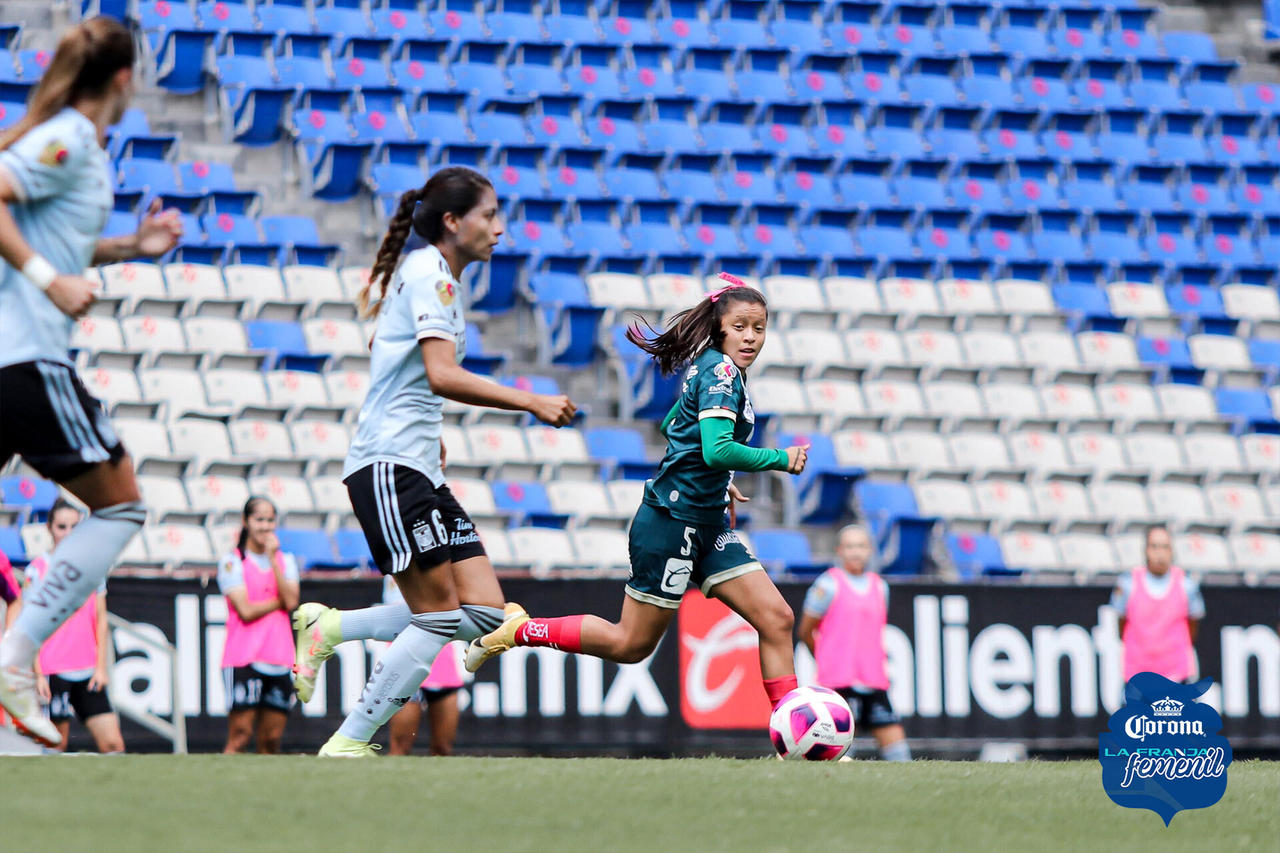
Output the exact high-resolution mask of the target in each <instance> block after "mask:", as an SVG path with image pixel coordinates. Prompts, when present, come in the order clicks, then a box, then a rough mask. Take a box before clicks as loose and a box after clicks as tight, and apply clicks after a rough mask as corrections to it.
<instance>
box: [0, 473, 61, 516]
mask: <svg viewBox="0 0 1280 853" xmlns="http://www.w3.org/2000/svg"><path fill="white" fill-rule="evenodd" d="M57 499H58V486H57V484H56V483H51V482H50V481H48V480H42V479H40V478H39V477H29V476H25V475H23V476H12V477H0V504H4V505H5V506H17V507H27V508H28V512H29V513H30V520H31V521H44V520H45V519H46V518H48V517H49V510H50V509H51V508H52V507H53V503H54V501H56V500H57Z"/></svg>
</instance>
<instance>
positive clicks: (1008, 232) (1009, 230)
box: [973, 213, 1031, 263]
mask: <svg viewBox="0 0 1280 853" xmlns="http://www.w3.org/2000/svg"><path fill="white" fill-rule="evenodd" d="M1030 230H1031V224H1030V222H1029V221H1028V218H1027V217H1026V216H1023V215H1021V214H1013V213H987V214H984V215H983V216H982V217H981V219H980V220H979V221H978V223H977V224H976V227H975V228H974V229H973V245H974V248H976V249H977V251H978V255H979V256H980V257H984V258H989V259H993V260H997V261H1000V262H1002V263H1019V262H1022V261H1028V260H1030V259H1031V246H1030V245H1029V244H1028V243H1027V233H1028V232H1029V231H1030Z"/></svg>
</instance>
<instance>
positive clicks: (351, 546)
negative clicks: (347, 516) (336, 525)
mask: <svg viewBox="0 0 1280 853" xmlns="http://www.w3.org/2000/svg"><path fill="white" fill-rule="evenodd" d="M333 541H334V545H335V546H336V548H335V549H334V550H335V552H336V556H337V558H338V560H339V562H340V563H346V564H352V565H355V566H359V567H362V568H366V569H367V568H372V567H373V554H372V553H370V551H369V542H368V540H366V539H365V538H364V532H363V531H361V530H359V529H355V530H349V529H346V528H343V529H340V530H338V531H337V532H336V533H334V534H333Z"/></svg>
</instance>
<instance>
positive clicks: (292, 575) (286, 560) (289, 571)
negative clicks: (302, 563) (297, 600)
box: [280, 551, 301, 583]
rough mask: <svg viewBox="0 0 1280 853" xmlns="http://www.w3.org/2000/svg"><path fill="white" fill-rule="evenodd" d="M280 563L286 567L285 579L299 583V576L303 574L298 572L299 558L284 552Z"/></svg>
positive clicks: (281, 554)
mask: <svg viewBox="0 0 1280 853" xmlns="http://www.w3.org/2000/svg"><path fill="white" fill-rule="evenodd" d="M280 563H281V564H282V565H283V566H284V572H283V574H284V579H285V580H287V581H293V582H294V583H297V582H298V576H299V575H300V574H301V572H299V571H298V558H297V557H295V556H293V555H292V554H290V553H288V552H283V551H282V552H281V553H280Z"/></svg>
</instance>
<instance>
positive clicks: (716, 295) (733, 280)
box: [707, 272, 747, 302]
mask: <svg viewBox="0 0 1280 853" xmlns="http://www.w3.org/2000/svg"><path fill="white" fill-rule="evenodd" d="M716 277H717V278H719V279H720V280H721V281H727V282H729V283H728V284H726V285H725V286H724V287H722V288H720V289H719V290H714V291H712V292H711V294H710V295H709V296H708V297H707V298H708V299H710V300H711V301H712V302H716V301H718V300H719V299H720V297H721V296H722V295H724V292H725V291H726V290H733V289H734V288H735V287H746V286H747V283H746V282H745V281H743V280H742V279H740V278H738V277H737V276H734V275H729V274H728V273H727V272H722V273H720V274H719V275H718V276H716Z"/></svg>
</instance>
